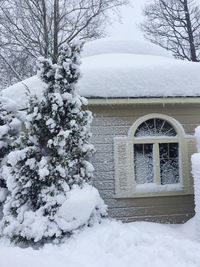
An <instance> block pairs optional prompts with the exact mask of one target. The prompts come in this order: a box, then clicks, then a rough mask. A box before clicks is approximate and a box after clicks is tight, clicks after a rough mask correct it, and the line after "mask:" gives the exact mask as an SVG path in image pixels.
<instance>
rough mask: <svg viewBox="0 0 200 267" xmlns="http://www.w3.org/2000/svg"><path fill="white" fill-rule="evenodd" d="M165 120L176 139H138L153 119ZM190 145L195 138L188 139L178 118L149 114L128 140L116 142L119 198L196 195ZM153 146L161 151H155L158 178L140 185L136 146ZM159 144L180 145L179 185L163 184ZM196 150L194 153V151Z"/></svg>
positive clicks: (116, 191) (115, 139) (143, 118)
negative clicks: (136, 173) (191, 173)
mask: <svg viewBox="0 0 200 267" xmlns="http://www.w3.org/2000/svg"><path fill="white" fill-rule="evenodd" d="M154 118H157V119H162V120H165V121H167V122H168V123H170V124H171V125H172V127H173V128H174V129H175V131H176V133H177V135H176V136H172V137H171V136H160V137H159V136H143V137H135V132H136V130H137V128H138V127H139V126H140V125H141V124H142V123H143V122H145V121H147V120H149V119H154ZM188 142H189V144H192V146H194V144H195V139H194V137H191V136H190V137H188V136H186V135H185V131H184V129H183V127H182V125H181V124H180V123H179V122H178V121H177V120H176V119H174V118H172V117H170V116H167V115H164V114H148V115H145V116H143V117H140V118H139V119H138V120H136V121H135V123H134V124H133V126H132V127H131V128H130V130H129V132H128V136H126V137H115V138H114V158H115V196H116V197H117V198H118V197H119V198H123V197H126V198H130V197H131V198H132V197H149V196H169V195H184V194H191V193H192V184H193V182H192V181H191V179H190V177H191V175H190V166H189V165H190V155H189V154H190V153H189V151H188ZM145 143H151V144H154V145H153V146H154V147H156V146H157V148H156V149H153V151H154V152H153V153H154V168H155V173H156V174H157V175H156V177H155V180H154V182H155V183H154V184H152V183H151V184H148V183H146V184H137V183H136V181H135V177H134V176H135V171H134V144H145ZM159 143H178V147H179V179H180V182H179V183H177V184H167V185H161V184H160V176H159V175H158V174H159V173H160V166H159V149H158V144H159ZM192 150H193V149H192Z"/></svg>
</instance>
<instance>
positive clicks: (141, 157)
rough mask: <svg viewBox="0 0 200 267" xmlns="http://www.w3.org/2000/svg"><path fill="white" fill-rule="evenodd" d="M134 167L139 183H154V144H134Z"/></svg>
mask: <svg viewBox="0 0 200 267" xmlns="http://www.w3.org/2000/svg"><path fill="white" fill-rule="evenodd" d="M134 167H135V180H136V183H137V184H145V183H153V180H154V172H153V144H135V145H134Z"/></svg>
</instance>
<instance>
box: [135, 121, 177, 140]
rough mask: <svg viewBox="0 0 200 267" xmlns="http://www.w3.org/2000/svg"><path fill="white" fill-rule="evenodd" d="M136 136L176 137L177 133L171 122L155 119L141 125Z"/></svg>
mask: <svg viewBox="0 0 200 267" xmlns="http://www.w3.org/2000/svg"><path fill="white" fill-rule="evenodd" d="M135 136H136V137H141V136H176V131H175V129H174V128H173V126H172V125H171V124H170V123H169V122H167V121H165V120H162V119H157V118H155V119H150V120H147V121H145V122H143V123H142V124H140V126H139V127H138V128H137V130H136V132H135Z"/></svg>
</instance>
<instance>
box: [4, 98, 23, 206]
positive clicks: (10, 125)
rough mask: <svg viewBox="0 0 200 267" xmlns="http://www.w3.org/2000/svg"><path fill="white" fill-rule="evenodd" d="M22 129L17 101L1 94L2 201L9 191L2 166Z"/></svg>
mask: <svg viewBox="0 0 200 267" xmlns="http://www.w3.org/2000/svg"><path fill="white" fill-rule="evenodd" d="M20 130H21V121H20V120H19V118H18V114H17V109H16V105H15V103H14V102H12V101H11V100H9V99H7V98H5V97H2V96H0V203H2V202H4V201H5V198H6V193H7V188H6V181H5V180H4V178H3V177H2V167H3V165H4V164H5V162H6V156H7V155H8V154H9V152H10V151H11V150H12V147H13V144H14V142H15V141H16V139H17V138H18V136H19V132H20Z"/></svg>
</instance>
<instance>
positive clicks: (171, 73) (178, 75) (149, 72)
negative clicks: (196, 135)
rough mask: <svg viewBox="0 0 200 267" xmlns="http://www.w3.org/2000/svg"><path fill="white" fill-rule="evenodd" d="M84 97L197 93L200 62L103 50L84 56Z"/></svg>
mask: <svg viewBox="0 0 200 267" xmlns="http://www.w3.org/2000/svg"><path fill="white" fill-rule="evenodd" d="M82 73H83V78H82V79H81V81H80V94H82V95H83V96H86V97H91V98H96V97H103V98H117V97H177V96H180V97H182V96H191V97H192V96H200V75H199V73H200V64H199V63H193V62H188V61H181V60H175V59H171V58H166V57H159V56H149V55H134V54H104V55H97V56H92V57H87V58H84V61H83V65H82Z"/></svg>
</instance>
